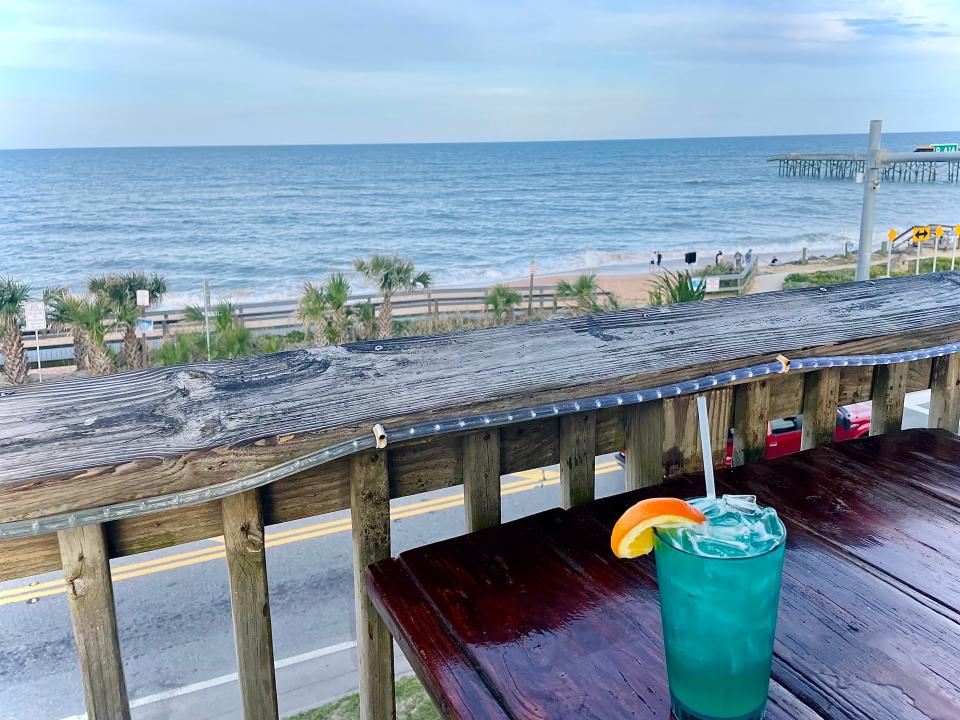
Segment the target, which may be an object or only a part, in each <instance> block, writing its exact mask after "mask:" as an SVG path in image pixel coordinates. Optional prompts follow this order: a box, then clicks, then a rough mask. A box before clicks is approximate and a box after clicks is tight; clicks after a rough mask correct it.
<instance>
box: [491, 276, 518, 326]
mask: <svg viewBox="0 0 960 720" xmlns="http://www.w3.org/2000/svg"><path fill="white" fill-rule="evenodd" d="M520 299H521V298H520V293H518V292H517V291H516V290H514V289H513V288H511V287H507V286H506V285H496V286H494V287H493V288H492V289H491V290H490V292H489V293H488V294H487V296H486V297H485V298H484V299H483V304H484V306H486V307H489V308H490V310H491V311H492V312H493V317H494V319H496V321H497V324H498V325H499V324H500V323H501V322H502V321H503V319H504V316H506V320H507V322H512V321H513V308H514V307H516V306H517V305H519V304H520Z"/></svg>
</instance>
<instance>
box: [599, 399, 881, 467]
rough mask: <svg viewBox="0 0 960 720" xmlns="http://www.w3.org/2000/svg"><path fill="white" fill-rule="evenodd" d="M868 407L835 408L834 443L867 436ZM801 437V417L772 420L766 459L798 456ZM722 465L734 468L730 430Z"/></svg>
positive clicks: (866, 404) (620, 455)
mask: <svg viewBox="0 0 960 720" xmlns="http://www.w3.org/2000/svg"><path fill="white" fill-rule="evenodd" d="M871 407H872V406H871V404H870V403H869V402H861V403H854V404H853V405H845V406H844V407H839V408H837V425H836V430H835V431H834V439H835V440H836V441H837V442H842V441H843V440H853V439H854V438H860V437H865V436H866V435H869V434H870V410H871ZM802 435H803V417H802V416H801V415H795V416H793V417H785V418H778V419H776V420H771V421H770V422H769V423H767V459H768V460H769V459H771V458H777V457H782V456H784V455H790V454H791V453H795V452H799V451H800V439H801V437H802ZM617 460H619V461H620V462H621V463H623V462H624V461H625V460H626V454H625V452H624V451H623V450H621V451H620V452H619V453H617ZM723 464H724V465H725V466H726V467H730V466H731V465H732V464H733V430H731V431H730V432H729V433H728V434H727V454H726V458H725V459H724V463H723Z"/></svg>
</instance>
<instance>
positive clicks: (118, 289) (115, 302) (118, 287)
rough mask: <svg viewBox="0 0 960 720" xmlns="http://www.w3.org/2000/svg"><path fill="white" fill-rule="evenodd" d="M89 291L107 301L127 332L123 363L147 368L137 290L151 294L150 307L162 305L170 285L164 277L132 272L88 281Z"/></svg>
mask: <svg viewBox="0 0 960 720" xmlns="http://www.w3.org/2000/svg"><path fill="white" fill-rule="evenodd" d="M87 290H89V291H90V292H91V293H93V294H94V295H96V296H97V297H99V298H102V299H104V300H105V301H107V302H108V303H109V305H110V307H111V308H112V310H113V314H114V316H115V318H116V321H117V325H118V326H120V327H122V328H123V360H124V363H125V364H126V366H127V367H128V368H130V369H136V368H140V367H142V366H143V361H142V358H143V356H142V355H141V352H140V342H139V340H138V339H137V328H136V326H137V318H139V317H140V309H139V308H138V307H137V290H146V291H148V292H149V298H150V304H151V305H155V304H156V303H158V302H160V300H161V298H163V295H164V293H165V292H167V283H166V280H164V279H163V277H161V276H160V275H157V274H156V273H154V274H153V275H149V276H148V275H147V274H146V273H145V272H140V271H137V272H131V273H124V274H122V275H101V276H99V277H92V278H90V279H89V280H88V281H87Z"/></svg>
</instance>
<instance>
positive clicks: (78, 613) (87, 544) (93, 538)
mask: <svg viewBox="0 0 960 720" xmlns="http://www.w3.org/2000/svg"><path fill="white" fill-rule="evenodd" d="M57 540H58V542H59V544H60V560H61V562H62V563H63V575H64V579H65V580H66V583H67V605H68V606H69V607H70V620H71V622H72V623H73V635H74V638H75V639H76V642H77V654H78V655H79V659H80V675H81V677H82V678H83V694H84V697H85V698H86V702H87V717H88V718H89V720H129V718H130V704H129V703H128V702H127V686H126V683H125V681H124V678H123V663H122V662H121V660H120V641H119V639H118V638H117V610H116V607H115V606H114V604H113V581H112V580H111V577H110V555H109V554H108V552H107V541H106V535H105V534H104V531H103V526H102V525H84V526H82V527H76V528H70V529H69V530H61V531H60V532H58V533H57Z"/></svg>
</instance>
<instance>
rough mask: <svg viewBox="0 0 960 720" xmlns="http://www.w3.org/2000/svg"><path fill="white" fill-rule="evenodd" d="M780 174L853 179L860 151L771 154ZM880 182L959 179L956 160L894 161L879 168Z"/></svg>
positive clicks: (858, 169)
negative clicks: (941, 161) (944, 161)
mask: <svg viewBox="0 0 960 720" xmlns="http://www.w3.org/2000/svg"><path fill="white" fill-rule="evenodd" d="M767 162H775V163H777V171H778V174H779V175H780V176H781V177H813V178H826V179H834V180H855V179H856V178H857V176H858V175H860V176H862V174H863V164H864V155H863V154H862V153H787V154H785V155H773V156H771V157H769V158H767ZM880 181H881V182H949V183H955V182H960V162H946V163H931V162H909V161H906V162H895V163H891V164H889V165H884V166H883V167H881V168H880Z"/></svg>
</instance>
